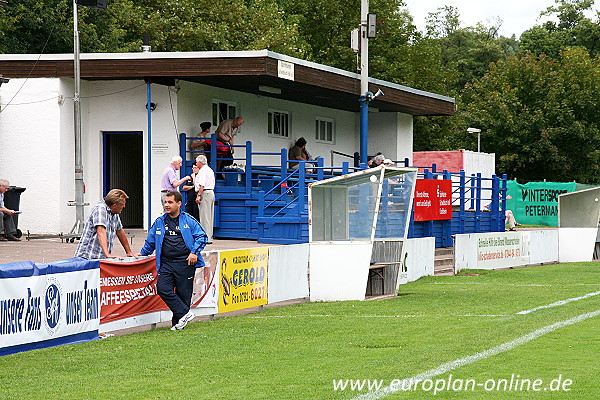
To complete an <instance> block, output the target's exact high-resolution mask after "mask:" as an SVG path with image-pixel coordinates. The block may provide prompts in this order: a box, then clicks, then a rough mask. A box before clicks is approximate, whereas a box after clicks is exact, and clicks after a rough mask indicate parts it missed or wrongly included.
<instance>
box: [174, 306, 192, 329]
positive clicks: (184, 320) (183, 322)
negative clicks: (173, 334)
mask: <svg viewBox="0 0 600 400" xmlns="http://www.w3.org/2000/svg"><path fill="white" fill-rule="evenodd" d="M195 317H196V314H194V313H193V312H192V311H191V310H190V311H188V313H187V314H185V315H184V316H183V317H181V319H180V320H179V322H178V323H177V324H175V326H174V327H173V328H174V329H173V328H171V330H172V331H180V330H182V329H183V328H185V326H186V325H187V324H188V322H190V321H191V320H193V319H194V318H195Z"/></svg>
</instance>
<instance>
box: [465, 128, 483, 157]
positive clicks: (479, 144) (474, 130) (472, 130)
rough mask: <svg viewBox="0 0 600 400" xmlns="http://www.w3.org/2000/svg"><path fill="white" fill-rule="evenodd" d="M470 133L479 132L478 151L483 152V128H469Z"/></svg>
mask: <svg viewBox="0 0 600 400" xmlns="http://www.w3.org/2000/svg"><path fill="white" fill-rule="evenodd" d="M467 132H468V133H476V134H477V152H478V153H480V152H481V129H479V128H467Z"/></svg>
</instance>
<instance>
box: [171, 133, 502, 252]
mask: <svg viewBox="0 0 600 400" xmlns="http://www.w3.org/2000/svg"><path fill="white" fill-rule="evenodd" d="M192 140H207V141H209V142H210V143H211V146H210V151H204V152H202V151H189V150H187V148H188V145H187V143H189V141H192ZM219 147H229V148H234V149H235V153H234V154H233V156H234V159H233V162H234V163H236V164H238V165H239V164H244V170H243V171H241V170H233V169H225V170H223V171H217V163H218V161H220V160H222V159H223V158H220V157H219V156H218V153H217V143H216V135H214V134H213V135H212V136H211V137H210V138H206V139H200V138H196V137H187V136H186V135H185V134H183V133H182V134H181V137H180V152H181V156H182V158H184V159H185V158H194V159H195V157H196V155H198V154H202V153H206V154H207V156H209V158H210V163H209V165H210V166H211V168H213V170H215V172H217V197H218V198H220V199H226V198H232V199H233V198H235V199H239V198H240V197H239V196H240V195H241V194H242V193H243V194H244V196H245V197H244V198H246V199H248V200H247V201H250V202H249V203H246V204H247V205H246V207H254V211H251V212H247V213H246V214H247V218H248V219H252V220H253V221H254V218H255V217H253V216H252V215H254V216H256V217H257V218H256V220H257V221H259V224H260V223H261V222H260V221H262V223H267V222H265V221H269V222H268V224H271V225H272V224H277V223H280V222H281V223H286V224H294V223H295V224H304V223H306V221H305V220H304V218H306V217H307V205H308V185H309V184H310V183H311V182H315V181H319V180H323V179H327V178H331V177H334V176H340V175H344V174H348V173H351V172H354V171H358V170H361V169H366V168H367V166H366V165H365V164H361V165H360V166H359V167H354V166H353V167H350V165H349V162H347V161H345V162H343V163H342V164H341V166H338V167H334V166H330V167H325V166H324V160H323V158H320V157H319V158H318V159H316V160H312V161H298V164H299V165H298V168H297V169H290V168H288V166H289V163H290V162H296V160H290V159H289V158H288V150H287V149H281V151H279V152H254V151H253V148H252V142H250V141H247V142H246V143H244V144H240V145H219ZM190 154H191V155H192V157H189V155H190ZM257 158H259V159H260V163H258V162H257ZM193 162H194V161H191V160H190V161H187V160H186V161H185V162H184V167H183V171H182V172H183V173H185V174H189V173H191V165H192V163H193ZM395 164H396V165H398V166H410V161H409V159H408V158H406V159H404V160H399V161H395ZM422 169H423V172H421V173H419V174H418V177H419V178H425V179H449V180H452V193H453V219H452V220H444V221H423V222H414V220H413V218H412V216H411V217H410V224H409V237H423V236H435V237H436V245H437V246H438V247H446V246H452V236H453V235H454V234H457V233H470V232H482V231H502V230H504V212H505V210H506V200H505V198H506V175H503V176H502V177H497V176H496V175H493V176H492V177H491V178H485V177H482V176H481V174H475V175H467V174H465V172H464V171H459V172H449V171H447V170H444V171H441V172H440V171H437V166H436V165H435V164H433V165H431V166H427V167H425V168H422ZM238 176H241V177H242V179H241V181H240V182H238V179H237V178H238ZM229 178H234V179H229ZM228 193H230V194H228ZM240 204H243V203H240ZM252 204H254V205H253V206H252ZM219 207H220V205H218V206H217V207H216V210H215V213H216V214H217V215H218V214H219V210H218V209H219ZM236 207H239V206H236ZM252 223H253V224H254V225H253V226H256V225H255V224H256V222H252ZM252 223H251V222H250V221H246V223H245V224H244V228H243V229H242V228H240V229H242V230H244V229H245V230H250V229H256V228H250V226H251V224H252ZM217 226H218V225H217ZM240 226H241V225H240ZM254 232H255V231H254ZM242 234H243V232H242ZM253 235H254V236H256V234H255V233H253ZM252 237H253V236H252V235H249V234H248V238H252Z"/></svg>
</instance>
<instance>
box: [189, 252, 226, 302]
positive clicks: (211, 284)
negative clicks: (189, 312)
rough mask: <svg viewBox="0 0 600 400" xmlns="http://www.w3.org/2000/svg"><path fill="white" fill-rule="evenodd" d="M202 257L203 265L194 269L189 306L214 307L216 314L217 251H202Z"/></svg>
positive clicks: (217, 287)
mask: <svg viewBox="0 0 600 400" xmlns="http://www.w3.org/2000/svg"><path fill="white" fill-rule="evenodd" d="M202 258H203V259H204V264H205V266H204V267H202V268H197V269H196V275H195V276H194V289H193V291H192V303H191V307H192V308H214V309H215V314H216V313H217V307H218V305H219V301H218V298H219V285H218V284H217V282H218V277H219V275H218V274H219V271H218V269H219V252H218V251H211V252H202Z"/></svg>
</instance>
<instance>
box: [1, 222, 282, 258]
mask: <svg viewBox="0 0 600 400" xmlns="http://www.w3.org/2000/svg"><path fill="white" fill-rule="evenodd" d="M126 232H127V233H128V234H129V236H130V242H129V243H130V244H131V250H132V251H133V252H135V253H137V252H139V251H140V249H141V248H142V246H143V245H144V240H145V239H146V232H145V231H143V230H141V229H139V230H129V229H128V230H126ZM78 243H79V241H77V240H76V241H75V242H74V243H68V242H67V241H66V240H61V239H60V238H58V237H55V238H40V239H37V238H36V236H35V235H32V236H31V240H29V241H28V240H26V238H25V236H23V237H22V238H21V241H20V242H0V264H6V263H11V262H17V261H29V260H31V261H34V262H38V263H43V262H51V261H58V260H65V259H67V258H72V257H73V255H74V254H75V249H77V244H78ZM264 246H272V245H270V244H264V243H258V242H256V241H255V240H237V239H228V240H219V239H214V242H213V244H209V245H207V246H206V248H205V250H231V249H247V248H251V247H264ZM113 250H114V254H115V255H119V256H125V252H124V251H123V247H121V244H120V243H119V241H118V240H116V239H115V243H114V246H113Z"/></svg>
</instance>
